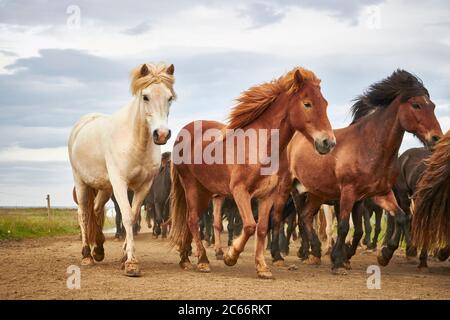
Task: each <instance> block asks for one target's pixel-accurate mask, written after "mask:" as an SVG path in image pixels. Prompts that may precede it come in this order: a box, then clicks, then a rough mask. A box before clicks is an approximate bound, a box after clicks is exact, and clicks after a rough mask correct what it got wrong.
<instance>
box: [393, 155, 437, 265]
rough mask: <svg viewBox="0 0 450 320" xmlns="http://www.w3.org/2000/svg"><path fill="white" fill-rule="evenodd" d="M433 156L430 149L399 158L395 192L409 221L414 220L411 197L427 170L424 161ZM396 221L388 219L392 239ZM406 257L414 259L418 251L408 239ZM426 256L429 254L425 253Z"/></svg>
mask: <svg viewBox="0 0 450 320" xmlns="http://www.w3.org/2000/svg"><path fill="white" fill-rule="evenodd" d="M430 155H431V151H430V149H429V148H426V147H423V148H411V149H408V150H406V151H405V152H403V153H402V154H401V155H400V157H399V158H398V165H399V169H400V170H399V171H400V173H399V175H398V177H397V180H396V182H395V185H394V188H393V191H394V194H395V198H396V199H397V202H398V205H399V206H400V207H401V208H402V209H403V211H405V213H406V215H407V216H408V218H409V219H411V218H412V216H413V213H412V212H411V197H412V195H413V194H414V192H415V191H416V187H417V182H418V181H419V179H420V177H421V175H422V173H423V172H424V170H425V163H424V160H425V159H426V158H428V157H429V156H430ZM393 228H394V221H393V220H392V217H388V223H387V230H386V235H387V236H388V237H390V235H392V233H393V231H394V230H393ZM406 240H407V241H408V242H407V243H406V256H407V257H414V256H416V255H417V250H416V248H415V247H414V246H411V242H410V241H409V240H410V239H406ZM425 254H427V253H426V252H425Z"/></svg>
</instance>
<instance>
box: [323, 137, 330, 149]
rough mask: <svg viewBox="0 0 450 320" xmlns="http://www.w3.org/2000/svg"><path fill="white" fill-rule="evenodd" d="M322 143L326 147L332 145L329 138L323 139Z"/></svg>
mask: <svg viewBox="0 0 450 320" xmlns="http://www.w3.org/2000/svg"><path fill="white" fill-rule="evenodd" d="M322 145H323V146H324V147H325V148H328V147H329V146H330V141H329V140H328V139H323V140H322Z"/></svg>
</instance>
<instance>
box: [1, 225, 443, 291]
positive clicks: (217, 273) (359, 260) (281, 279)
mask: <svg viewBox="0 0 450 320" xmlns="http://www.w3.org/2000/svg"><path fill="white" fill-rule="evenodd" d="M121 247H122V243H121V242H115V241H113V240H112V236H110V235H109V236H107V241H106V243H105V254H106V256H105V260H104V261H103V262H101V263H98V264H96V265H95V266H91V267H82V268H81V289H79V290H76V289H73V290H70V289H68V288H67V285H66V280H67V277H68V276H69V275H68V274H67V273H66V271H67V268H68V267H69V266H70V265H79V263H80V258H81V253H80V252H81V242H80V240H79V237H78V236H65V237H55V238H44V239H37V240H24V241H20V242H16V241H7V242H2V243H0V257H1V262H2V263H1V265H0V299H450V263H449V262H435V261H430V272H429V273H423V272H419V271H418V270H417V267H416V265H417V261H407V260H406V259H405V258H404V256H403V255H402V253H401V252H399V253H398V255H397V256H395V257H394V258H393V260H392V261H391V263H390V265H389V266H387V267H384V268H383V267H382V268H381V289H380V290H377V289H367V278H368V277H369V274H367V273H366V270H367V267H368V266H369V265H376V254H375V253H368V252H364V251H363V250H362V249H361V250H358V253H357V255H356V256H355V257H354V258H353V259H352V267H353V270H351V271H350V274H349V275H346V276H337V275H333V274H331V272H330V261H329V257H328V256H327V257H324V258H322V265H320V266H309V265H304V264H302V263H301V262H300V261H299V259H298V258H297V257H296V256H295V252H296V250H297V245H291V255H290V256H288V257H287V258H286V262H287V264H288V265H292V264H295V265H296V266H297V267H298V269H297V270H288V269H287V268H281V267H274V266H271V268H272V270H273V273H274V276H275V278H276V279H275V280H260V279H257V278H256V273H255V269H254V263H253V248H254V241H253V238H252V239H250V241H249V243H248V244H247V247H246V251H245V252H244V253H243V254H242V255H241V257H240V259H239V261H238V263H237V265H235V266H233V267H227V266H225V265H224V263H223V261H217V260H215V258H214V251H213V249H212V248H207V252H208V257H209V259H210V261H211V268H212V272H211V273H209V274H204V273H199V272H197V271H195V270H191V271H183V270H181V269H180V268H179V266H178V261H179V260H178V254H177V252H175V251H174V250H171V249H170V247H169V245H168V240H163V239H152V237H151V235H150V234H149V233H143V234H140V235H138V236H137V238H136V250H137V251H136V252H137V257H138V258H139V260H140V262H141V268H142V272H143V276H142V277H140V278H128V277H126V276H124V275H123V272H122V270H120V268H119V259H120V257H121ZM266 257H267V258H269V253H268V252H266ZM268 261H270V260H269V259H268ZM269 265H271V264H270V263H269Z"/></svg>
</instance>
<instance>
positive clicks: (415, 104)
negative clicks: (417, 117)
mask: <svg viewBox="0 0 450 320" xmlns="http://www.w3.org/2000/svg"><path fill="white" fill-rule="evenodd" d="M411 105H412V107H413V108H414V109H420V105H419V104H417V103H412V104H411Z"/></svg>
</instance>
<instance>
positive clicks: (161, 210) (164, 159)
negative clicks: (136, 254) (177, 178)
mask: <svg viewBox="0 0 450 320" xmlns="http://www.w3.org/2000/svg"><path fill="white" fill-rule="evenodd" d="M170 156H171V153H170V152H164V153H163V154H162V155H161V166H160V168H159V171H158V173H157V174H156V176H155V178H154V179H153V183H152V186H151V187H150V191H149V193H148V194H147V196H146V197H145V199H144V206H145V210H146V211H147V215H149V216H153V218H154V225H153V235H154V236H155V237H156V238H157V237H158V236H159V235H160V234H161V233H162V237H163V238H166V237H167V227H168V226H167V224H165V222H167V220H169V207H170V204H169V196H170V189H171V186H172V182H171V180H170Z"/></svg>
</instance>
